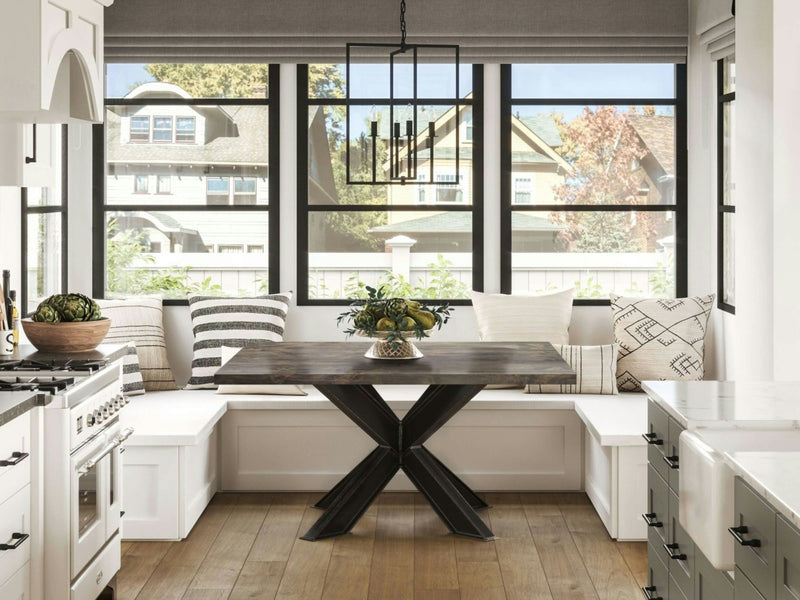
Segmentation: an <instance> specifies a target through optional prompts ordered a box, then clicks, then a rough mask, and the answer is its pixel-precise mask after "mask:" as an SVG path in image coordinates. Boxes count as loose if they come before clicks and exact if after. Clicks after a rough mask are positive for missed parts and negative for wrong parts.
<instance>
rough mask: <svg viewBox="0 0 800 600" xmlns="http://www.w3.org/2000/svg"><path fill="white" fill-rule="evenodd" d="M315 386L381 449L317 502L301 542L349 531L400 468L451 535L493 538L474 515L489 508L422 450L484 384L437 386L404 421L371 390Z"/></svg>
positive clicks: (363, 461) (358, 386) (361, 387)
mask: <svg viewBox="0 0 800 600" xmlns="http://www.w3.org/2000/svg"><path fill="white" fill-rule="evenodd" d="M316 387H317V389H319V391H320V392H322V393H323V394H324V395H325V396H326V397H327V398H328V399H329V400H330V401H331V402H333V404H335V405H336V406H337V407H338V408H339V410H341V411H342V412H343V413H344V414H346V415H347V416H348V417H349V418H350V419H352V420H353V422H355V423H356V425H358V426H359V427H360V428H361V429H362V430H363V431H364V432H365V433H366V434H367V435H369V436H370V437H371V438H372V439H373V440H375V441H376V442H377V443H378V446H377V447H376V448H375V449H374V450H373V451H372V452H370V453H369V454H368V455H367V457H366V458H364V460H362V461H361V462H360V463H359V464H358V465H357V466H356V467H355V468H354V469H353V470H352V471H350V473H348V474H347V475H346V476H345V477H344V478H343V479H342V480H341V481H340V482H339V483H337V484H336V485H335V486H334V487H333V489H332V490H331V491H330V492H328V493H327V494H325V496H323V497H322V498H321V499H320V500H319V501H318V502H317V503H316V504H315V507H317V508H321V509H323V510H324V511H325V512H324V513H323V514H322V516H321V517H320V518H319V519H318V520H317V522H316V523H314V525H313V526H312V527H311V529H309V530H308V532H307V533H306V534H305V535H304V536H303V537H302V539H304V540H309V541H314V540H320V539H323V538H328V537H333V536H337V535H342V534H345V533H349V532H350V530H351V529H352V528H353V526H354V525H355V524H356V523H357V522H358V520H359V519H360V518H361V516H362V515H363V514H364V513H365V512H366V510H367V509H368V508H369V506H370V505H371V504H372V503H373V502H374V501H375V498H377V496H378V494H380V493H381V491H382V490H383V489H384V488H385V487H386V485H387V484H388V483H389V481H390V480H391V479H392V477H394V475H395V473H397V471H398V470H400V469H402V470H403V472H404V473H405V474H406V475H408V478H409V479H410V480H411V481H412V482H413V484H414V485H415V486H416V487H417V489H418V490H419V491H420V492H422V494H423V495H424V496H425V498H427V500H428V502H430V504H431V506H432V507H433V509H434V510H435V511H436V514H438V515H439V517H440V518H441V519H442V521H444V522H445V524H446V525H447V526H448V528H449V529H450V531H451V532H453V533H454V534H456V535H461V536H465V537H470V538H476V539H479V540H491V539H494V535H493V534H492V532H491V531H490V530H489V528H488V527H487V526H486V524H485V523H484V522H483V521H482V520H481V518H480V517H479V516H478V514H477V513H476V512H475V509H481V508H487V507H488V505H487V504H486V503H485V502H484V501H483V500H481V498H480V497H478V495H477V494H475V492H473V491H472V490H471V489H470V488H469V486H467V484H466V483H464V482H463V481H461V479H459V478H458V477H457V476H456V475H455V474H454V473H453V472H452V471H450V469H448V468H447V467H446V466H445V465H444V464H442V462H441V461H440V460H439V459H437V458H436V457H435V456H434V455H433V454H431V452H430V451H429V450H428V449H427V448H425V447H424V446H423V443H424V442H425V441H427V440H428V439H429V438H430V437H431V436H432V435H433V434H434V433H436V431H438V430H439V428H440V427H442V425H444V424H445V423H446V422H447V421H449V420H450V418H451V417H452V416H453V415H455V414H456V413H457V412H458V411H459V410H461V408H462V407H463V406H464V405H465V404H467V402H469V401H470V400H471V399H472V398H473V397H474V396H475V394H477V393H478V392H479V391H481V389H483V386H480V385H432V386H430V387H428V389H427V390H425V393H423V394H422V396H421V397H420V399H419V400H417V402H416V403H415V404H414V406H413V407H412V408H411V410H409V411H408V413H407V414H406V416H405V417H404V418H403V419H402V420H401V419H398V418H397V416H396V415H395V414H394V412H393V411H392V409H391V408H389V405H388V404H386V402H385V401H384V400H383V398H381V396H380V394H378V392H377V391H376V390H375V388H374V387H372V386H369V385H318V386H316Z"/></svg>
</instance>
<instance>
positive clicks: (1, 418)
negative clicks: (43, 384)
mask: <svg viewBox="0 0 800 600" xmlns="http://www.w3.org/2000/svg"><path fill="white" fill-rule="evenodd" d="M49 403H50V396H48V395H46V394H40V393H38V392H0V426H2V425H5V424H6V423H8V422H10V421H13V420H14V419H16V418H17V417H19V416H20V415H24V414H25V413H26V412H28V411H29V410H31V409H32V408H35V407H37V406H44V405H45V404H49Z"/></svg>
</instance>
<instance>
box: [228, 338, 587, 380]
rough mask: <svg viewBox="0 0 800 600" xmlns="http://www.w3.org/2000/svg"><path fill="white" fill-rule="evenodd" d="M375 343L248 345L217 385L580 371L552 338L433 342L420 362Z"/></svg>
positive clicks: (564, 375) (564, 376) (566, 375)
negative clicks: (384, 356) (375, 354)
mask: <svg viewBox="0 0 800 600" xmlns="http://www.w3.org/2000/svg"><path fill="white" fill-rule="evenodd" d="M369 347H370V343H369V342H367V343H363V344H362V343H359V342H280V343H275V344H269V345H267V346H265V347H259V348H243V349H242V350H241V351H239V352H238V353H237V354H236V356H234V357H233V358H232V359H231V360H230V361H229V362H228V363H227V364H225V365H224V366H223V367H222V368H221V369H219V370H218V371H217V373H216V375H215V376H214V382H215V383H218V384H281V383H294V384H308V385H380V384H416V385H419V384H427V385H489V384H515V385H524V384H526V383H542V384H545V383H546V384H572V383H575V372H574V371H573V370H572V369H571V368H570V367H569V365H568V364H567V363H566V362H564V359H562V358H561V355H560V354H558V352H556V351H555V349H554V348H553V346H551V345H550V344H549V343H547V342H507V343H506V342H430V343H420V344H418V347H419V349H420V350H421V351H422V352H423V354H424V355H425V356H424V357H423V358H420V359H417V360H375V359H370V358H366V357H365V356H364V353H365V352H366V351H367V349H368V348H369Z"/></svg>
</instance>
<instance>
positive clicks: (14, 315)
mask: <svg viewBox="0 0 800 600" xmlns="http://www.w3.org/2000/svg"><path fill="white" fill-rule="evenodd" d="M8 296H9V298H11V330H12V331H13V332H14V346H15V347H16V346H19V309H18V308H17V291H16V290H11V291H10V292H8Z"/></svg>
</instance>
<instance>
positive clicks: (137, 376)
mask: <svg viewBox="0 0 800 600" xmlns="http://www.w3.org/2000/svg"><path fill="white" fill-rule="evenodd" d="M122 394H123V395H124V396H138V395H139V394H144V381H142V371H141V369H139V356H138V355H137V354H136V342H130V343H129V344H128V348H127V351H126V353H125V356H123V357H122Z"/></svg>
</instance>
